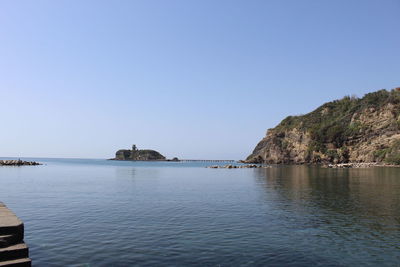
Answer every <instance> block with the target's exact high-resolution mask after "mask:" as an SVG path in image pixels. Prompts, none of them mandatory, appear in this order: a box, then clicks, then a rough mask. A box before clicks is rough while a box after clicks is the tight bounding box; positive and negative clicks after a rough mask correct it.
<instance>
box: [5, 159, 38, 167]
mask: <svg viewBox="0 0 400 267" xmlns="http://www.w3.org/2000/svg"><path fill="white" fill-rule="evenodd" d="M24 165H29V166H34V165H41V164H40V163H39V162H35V161H24V160H20V159H18V160H0V166H24Z"/></svg>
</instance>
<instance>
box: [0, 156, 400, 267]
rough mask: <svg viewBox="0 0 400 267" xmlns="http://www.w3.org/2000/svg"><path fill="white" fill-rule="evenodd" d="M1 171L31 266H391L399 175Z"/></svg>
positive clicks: (397, 244)
mask: <svg viewBox="0 0 400 267" xmlns="http://www.w3.org/2000/svg"><path fill="white" fill-rule="evenodd" d="M36 160H38V161H40V162H43V163H45V165H42V166H24V167H1V168H0V201H2V202H4V203H6V204H7V205H8V206H9V207H10V208H11V209H12V210H13V211H14V212H15V213H17V215H18V216H19V217H20V218H21V219H22V220H23V221H24V222H25V229H26V235H25V241H26V242H27V243H28V245H29V247H30V255H31V258H32V259H33V263H34V266H368V265H370V266H399V264H400V168H372V169H347V170H336V169H322V168H316V167H306V166H286V167H274V168H271V169H207V168H204V167H205V165H207V164H196V163H174V162H158V163H155V162H116V161H106V160H77V159H74V160H72V159H36Z"/></svg>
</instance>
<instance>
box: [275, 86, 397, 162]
mask: <svg viewBox="0 0 400 267" xmlns="http://www.w3.org/2000/svg"><path fill="white" fill-rule="evenodd" d="M389 103H390V104H392V105H393V106H394V108H393V109H392V110H393V111H394V112H396V114H393V115H395V116H399V113H400V90H399V89H398V88H397V89H393V90H391V91H387V90H380V91H377V92H374V93H369V94H366V95H365V96H364V97H363V98H357V97H350V96H346V97H344V98H343V99H341V100H336V101H332V102H329V103H326V104H324V105H322V106H321V107H319V108H317V109H316V110H314V111H313V112H310V113H308V114H306V115H302V116H289V117H287V118H286V119H284V120H283V121H282V122H281V123H280V124H279V125H278V126H277V127H276V128H275V129H274V131H276V132H277V133H279V132H285V131H287V130H291V129H294V128H298V129H300V130H303V131H307V132H309V133H310V136H311V139H312V142H311V144H310V146H309V152H312V151H316V152H321V153H323V154H326V155H328V156H330V157H332V158H336V157H339V155H337V154H338V152H337V151H336V150H331V151H330V150H328V149H327V146H326V144H332V145H333V146H334V147H335V148H341V149H344V150H345V148H344V145H345V142H346V141H348V140H350V139H351V138H353V137H357V136H360V135H362V134H363V133H364V132H365V131H366V130H367V126H366V125H363V124H361V123H360V122H354V123H352V122H351V120H352V117H353V116H354V114H355V113H361V112H363V111H364V110H366V109H373V110H378V109H380V108H382V107H384V106H386V105H388V104H389ZM391 127H392V128H393V130H399V129H400V120H397V121H396V123H394V124H393V125H392V126H391ZM344 154H345V153H344ZM393 160H395V159H393Z"/></svg>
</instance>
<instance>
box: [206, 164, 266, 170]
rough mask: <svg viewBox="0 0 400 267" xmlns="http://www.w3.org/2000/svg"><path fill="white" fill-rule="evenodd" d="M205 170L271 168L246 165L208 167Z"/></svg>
mask: <svg viewBox="0 0 400 267" xmlns="http://www.w3.org/2000/svg"><path fill="white" fill-rule="evenodd" d="M207 168H210V169H254V168H271V166H266V165H256V164H246V165H232V164H228V165H224V166H221V165H212V166H208V167H207Z"/></svg>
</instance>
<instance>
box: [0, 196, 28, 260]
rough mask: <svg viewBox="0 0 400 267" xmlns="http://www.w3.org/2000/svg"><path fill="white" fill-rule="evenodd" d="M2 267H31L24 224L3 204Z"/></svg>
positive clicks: (0, 214) (0, 226) (0, 223)
mask: <svg viewBox="0 0 400 267" xmlns="http://www.w3.org/2000/svg"><path fill="white" fill-rule="evenodd" d="M0 266H1V267H3V266H7V267H11V266H12V267H15V266H18V267H29V266H31V259H30V258H29V249H28V246H27V245H26V244H25V243H24V223H23V222H22V221H21V220H20V219H19V218H18V217H17V216H16V215H15V214H14V213H13V212H12V211H11V210H9V209H8V208H7V207H6V206H5V205H4V204H3V203H1V202H0Z"/></svg>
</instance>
